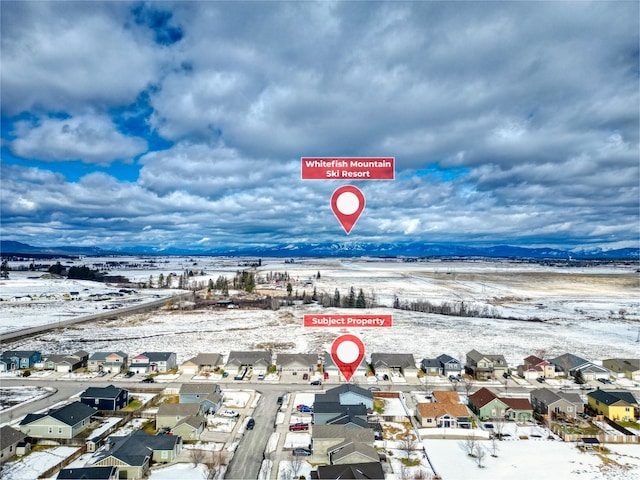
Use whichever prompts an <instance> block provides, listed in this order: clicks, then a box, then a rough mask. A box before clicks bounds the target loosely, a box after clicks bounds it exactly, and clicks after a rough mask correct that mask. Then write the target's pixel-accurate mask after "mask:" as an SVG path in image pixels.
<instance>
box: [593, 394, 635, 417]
mask: <svg viewBox="0 0 640 480" xmlns="http://www.w3.org/2000/svg"><path fill="white" fill-rule="evenodd" d="M587 404H588V405H589V408H591V410H593V411H594V412H596V413H598V414H599V415H605V416H607V417H609V418H610V419H611V420H623V421H625V422H628V421H635V419H636V408H638V402H637V401H636V399H635V398H634V396H633V394H632V393H631V392H628V391H626V390H621V391H606V390H600V389H598V390H594V391H592V392H589V393H587Z"/></svg>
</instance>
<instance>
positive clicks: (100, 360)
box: [87, 352, 129, 373]
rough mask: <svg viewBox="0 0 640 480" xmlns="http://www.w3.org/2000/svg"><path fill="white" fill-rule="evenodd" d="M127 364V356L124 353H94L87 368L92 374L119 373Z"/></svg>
mask: <svg viewBox="0 0 640 480" xmlns="http://www.w3.org/2000/svg"><path fill="white" fill-rule="evenodd" d="M128 362H129V356H128V355H127V354H126V353H124V352H95V353H94V354H93V355H91V356H90V357H89V363H88V364H87V367H88V368H89V370H90V371H92V372H109V373H112V372H114V373H119V372H121V371H123V370H126V368H127V365H128Z"/></svg>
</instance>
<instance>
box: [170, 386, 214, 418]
mask: <svg viewBox="0 0 640 480" xmlns="http://www.w3.org/2000/svg"><path fill="white" fill-rule="evenodd" d="M180 403H197V404H199V405H201V406H202V410H203V411H204V412H206V413H216V412H217V411H218V410H220V408H222V391H221V390H220V386H219V385H217V384H206V383H185V384H183V385H182V387H180Z"/></svg>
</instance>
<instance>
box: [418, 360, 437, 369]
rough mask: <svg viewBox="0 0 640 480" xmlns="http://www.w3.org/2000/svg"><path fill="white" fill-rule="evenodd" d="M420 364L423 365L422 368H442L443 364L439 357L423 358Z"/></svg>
mask: <svg viewBox="0 0 640 480" xmlns="http://www.w3.org/2000/svg"><path fill="white" fill-rule="evenodd" d="M420 365H422V368H429V367H436V368H440V367H441V366H442V364H441V363H440V360H438V359H437V358H423V359H422V362H420Z"/></svg>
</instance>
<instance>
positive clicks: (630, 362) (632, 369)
mask: <svg viewBox="0 0 640 480" xmlns="http://www.w3.org/2000/svg"><path fill="white" fill-rule="evenodd" d="M602 366H603V367H604V368H608V369H609V370H611V371H612V372H614V373H615V374H616V375H617V376H618V377H625V378H628V379H630V380H635V381H639V380H640V358H608V359H606V360H603V361H602Z"/></svg>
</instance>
